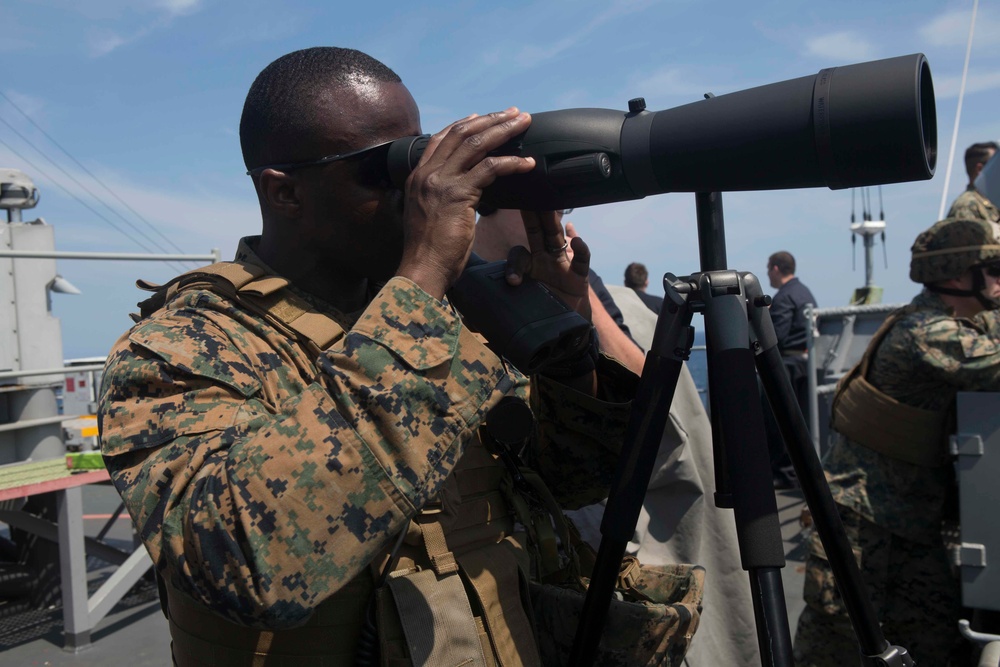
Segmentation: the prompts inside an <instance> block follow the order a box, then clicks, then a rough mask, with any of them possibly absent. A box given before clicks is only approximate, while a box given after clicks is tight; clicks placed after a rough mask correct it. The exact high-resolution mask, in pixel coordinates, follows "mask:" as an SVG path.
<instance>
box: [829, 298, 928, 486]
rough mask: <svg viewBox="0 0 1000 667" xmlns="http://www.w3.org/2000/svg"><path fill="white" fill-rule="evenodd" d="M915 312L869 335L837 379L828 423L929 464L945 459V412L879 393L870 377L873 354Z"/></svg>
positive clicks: (881, 449)
mask: <svg viewBox="0 0 1000 667" xmlns="http://www.w3.org/2000/svg"><path fill="white" fill-rule="evenodd" d="M916 310H917V308H916V307H914V306H906V307H905V308H900V309H899V310H897V311H895V312H894V313H892V314H891V315H889V317H888V318H886V320H885V322H883V323H882V326H880V327H879V328H878V331H876V332H875V335H874V336H872V340H871V342H870V343H869V344H868V349H867V350H865V354H864V356H863V357H862V358H861V361H860V362H859V363H858V364H857V365H855V366H854V368H852V369H851V370H850V371H849V372H848V374H847V375H845V376H844V377H843V378H841V380H840V382H838V383H837V392H836V394H835V395H834V397H833V406H832V409H831V418H830V426H831V427H832V428H833V429H834V430H836V431H837V432H838V433H840V434H841V435H843V436H845V437H847V438H850V439H851V440H853V441H855V442H857V443H858V444H860V445H863V446H864V447H867V448H868V449H870V450H872V451H874V452H877V453H879V454H882V455H883V456H887V457H889V458H891V459H896V460H898V461H904V462H906V463H911V464H913V465H918V466H923V467H928V468H933V467H937V466H940V465H942V464H943V463H945V461H946V460H947V458H946V457H947V449H946V448H945V446H944V438H945V431H946V426H947V421H948V412H947V411H934V410H924V409H922V408H916V407H913V406H910V405H906V404H905V403H901V402H900V401H897V400H896V399H894V398H892V397H891V396H888V395H886V394H885V393H883V392H881V391H879V390H878V389H877V388H876V387H875V386H874V385H873V384H871V383H870V382H869V381H868V379H867V376H868V369H869V367H870V366H871V362H872V359H873V358H874V356H875V352H876V351H877V350H878V348H879V346H880V345H881V344H882V341H883V339H884V338H885V337H886V335H887V334H888V333H889V331H890V330H891V329H892V327H893V326H894V325H895V324H896V322H898V321H899V320H900V319H902V318H903V317H905V316H906V315H909V314H910V313H913V312H915V311H916Z"/></svg>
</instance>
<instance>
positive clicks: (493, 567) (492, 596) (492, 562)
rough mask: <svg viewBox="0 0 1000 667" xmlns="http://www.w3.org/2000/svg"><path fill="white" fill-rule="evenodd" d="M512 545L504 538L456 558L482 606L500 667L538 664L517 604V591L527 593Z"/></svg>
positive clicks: (535, 648) (527, 623) (528, 624)
mask: <svg viewBox="0 0 1000 667" xmlns="http://www.w3.org/2000/svg"><path fill="white" fill-rule="evenodd" d="M514 548H515V547H514V545H513V544H510V543H509V542H507V541H506V540H505V541H503V542H500V543H499V544H495V545H492V546H490V547H486V548H483V549H476V550H475V551H470V552H468V553H464V554H462V555H461V556H459V557H458V561H459V563H461V565H462V572H463V574H464V575H465V576H466V578H468V580H469V583H470V584H471V586H472V589H473V591H474V592H475V594H476V598H477V600H478V602H479V605H480V607H481V608H482V610H483V624H484V625H485V627H486V632H487V633H488V635H489V637H490V640H491V642H492V644H493V648H494V649H495V651H496V657H497V660H498V661H499V664H500V665H501V667H520V666H521V665H523V667H541V662H539V658H538V645H537V644H536V642H535V636H534V634H533V633H532V628H531V622H530V621H529V620H528V616H527V614H525V611H524V607H523V606H522V604H521V591H522V590H523V591H524V593H525V594H527V585H526V582H524V581H522V573H521V570H520V566H519V564H518V560H517V556H516V555H515V553H514Z"/></svg>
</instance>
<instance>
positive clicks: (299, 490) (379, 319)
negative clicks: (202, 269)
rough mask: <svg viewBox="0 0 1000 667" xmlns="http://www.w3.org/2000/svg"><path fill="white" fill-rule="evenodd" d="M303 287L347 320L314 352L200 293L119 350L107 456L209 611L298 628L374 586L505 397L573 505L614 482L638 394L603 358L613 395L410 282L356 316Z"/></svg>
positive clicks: (150, 533)
mask: <svg viewBox="0 0 1000 667" xmlns="http://www.w3.org/2000/svg"><path fill="white" fill-rule="evenodd" d="M256 242H257V239H256V238H255V237H250V238H248V239H244V240H243V241H241V244H240V248H239V252H238V255H237V260H238V261H241V262H244V263H247V264H252V265H256V266H260V267H263V268H264V269H265V270H267V267H266V266H265V265H264V264H263V262H262V261H261V260H260V259H259V258H258V257H257V256H256V254H255V253H254V250H253V248H254V247H255V244H256ZM267 271H268V273H273V272H271V271H270V270H267ZM288 289H290V290H292V292H293V293H294V294H295V295H296V296H297V297H298V298H299V299H302V300H305V301H306V302H308V304H309V305H310V306H311V307H312V308H314V309H315V310H316V311H318V312H320V313H323V314H325V315H326V316H328V317H331V318H333V319H334V320H336V321H337V322H338V323H339V324H340V326H341V328H342V329H343V330H344V332H346V333H341V335H339V336H338V337H337V338H336V339H335V340H334V341H333V343H332V344H330V345H328V346H326V349H324V350H320V349H318V348H316V349H310V347H309V346H308V345H305V344H303V343H302V342H301V341H300V340H297V339H296V338H294V337H291V336H290V335H289V332H288V331H283V330H281V329H280V328H278V327H276V326H275V324H274V323H272V322H270V321H268V320H266V319H265V318H263V317H261V316H259V315H257V314H255V313H253V312H248V311H247V310H246V309H243V308H240V307H239V306H238V304H235V303H233V302H232V301H231V300H229V299H227V298H224V297H222V296H220V295H219V294H216V293H214V292H212V291H207V290H198V289H192V290H187V291H182V292H180V293H179V294H178V295H176V296H175V297H174V298H173V300H172V301H170V302H168V303H167V304H166V307H165V308H162V309H160V310H158V311H157V312H155V313H154V314H153V315H152V316H151V317H148V318H146V319H143V320H141V321H140V322H139V323H138V324H137V325H136V326H135V327H133V328H132V329H131V330H130V331H129V332H128V333H126V334H125V335H124V336H123V337H122V338H121V339H120V340H119V341H118V342H117V343H116V344H115V346H114V348H113V349H112V351H111V354H110V356H109V360H108V364H107V368H106V371H105V374H104V381H103V387H102V396H101V406H100V411H99V417H100V425H101V433H102V449H103V452H104V455H105V459H106V461H107V466H108V469H109V471H110V472H111V475H112V479H113V481H114V483H115V486H116V488H117V489H118V491H119V493H120V494H121V495H122V498H123V499H124V501H125V503H126V505H127V507H128V508H129V511H130V513H131V515H132V518H133V522H134V523H135V525H136V526H137V528H138V530H139V532H140V535H141V537H142V540H143V542H144V543H145V545H146V547H147V549H148V550H149V553H150V555H151V556H152V558H153V560H154V562H155V563H156V565H157V568H158V571H159V572H160V573H161V574H162V575H163V576H164V577H165V578H167V579H168V580H169V582H170V583H171V585H173V586H174V587H176V588H177V589H179V590H181V591H183V592H184V593H185V594H186V595H187V596H189V597H190V598H191V599H192V600H193V601H194V603H195V605H198V606H201V607H203V608H207V609H209V610H212V611H213V612H215V613H216V614H219V615H222V616H225V617H226V618H227V619H229V620H230V621H232V622H234V623H236V624H239V625H241V626H250V627H254V628H265V629H275V628H277V629H281V628H292V627H294V626H297V625H300V624H302V623H303V622H305V621H307V620H308V619H310V617H311V616H313V615H314V612H315V611H316V610H317V607H319V606H321V604H322V603H323V602H324V601H325V600H329V599H336V597H334V598H331V596H335V594H338V592H340V593H344V591H347V590H348V589H350V588H351V586H349V585H348V584H352V585H355V584H356V583H357V582H359V581H362V580H366V581H370V579H371V578H370V575H369V574H368V572H367V571H366V568H367V567H368V566H369V564H371V563H373V561H375V560H376V559H377V558H382V559H384V557H385V556H384V554H385V553H386V552H387V550H388V546H389V542H390V540H391V538H392V536H394V535H395V534H397V533H399V531H400V530H401V529H402V528H403V527H404V525H406V521H407V520H408V519H410V518H411V517H414V515H415V514H416V513H417V512H418V511H419V510H420V509H421V508H424V507H425V506H426V505H427V504H428V503H429V502H430V501H432V500H435V501H437V500H438V494H439V492H441V491H442V489H446V488H448V485H449V484H450V485H451V487H453V488H452V489H451V491H452V492H453V494H454V495H460V494H461V493H462V492H465V490H464V489H458V488H456V487H458V486H460V485H461V481H459V482H457V483H456V482H454V481H453V480H454V479H455V476H456V475H455V474H453V473H454V472H455V471H456V470H457V469H458V468H460V467H461V466H462V465H466V463H465V461H464V460H463V461H462V462H461V463H460V459H461V458H462V457H463V454H465V453H466V452H467V451H468V450H469V449H470V448H471V447H472V445H473V444H477V445H478V443H479V437H478V435H479V434H478V429H479V427H480V424H481V423H482V421H483V418H484V415H486V413H487V412H488V411H489V410H490V408H492V407H493V406H494V405H496V404H497V403H498V402H499V401H500V399H501V398H503V397H504V396H509V395H513V396H518V397H522V398H525V399H528V398H529V394H530V401H531V406H532V412H533V413H534V416H535V427H534V429H535V435H534V437H533V438H532V440H531V441H530V445H531V448H530V451H529V452H528V453H529V454H530V457H531V459H532V462H533V463H534V464H535V465H536V467H537V468H538V469H539V471H540V472H541V473H543V475H544V477H545V480H546V482H547V483H548V484H549V486H550V488H551V490H552V492H553V493H554V495H555V496H556V497H557V499H558V500H559V501H560V503H563V504H564V505H566V506H568V507H577V506H580V505H583V504H586V503H591V502H595V501H596V500H598V499H599V498H601V497H603V496H604V495H606V493H607V486H608V484H609V482H610V476H611V473H612V472H613V470H614V461H615V459H616V456H617V450H618V448H619V447H620V443H621V441H622V439H623V434H624V426H625V424H626V421H627V415H628V409H629V403H628V400H629V399H630V398H631V396H630V393H631V392H632V391H633V390H634V379H635V378H634V376H633V375H631V374H629V373H628V372H627V371H625V370H624V369H623V368H622V367H621V366H620V365H618V364H616V363H614V362H611V361H610V360H608V359H606V358H602V359H601V361H599V363H598V375H599V379H600V386H601V387H602V389H601V392H602V394H601V398H602V399H603V400H598V399H595V398H591V397H589V396H585V395H582V394H579V393H577V392H574V391H572V390H570V389H568V388H567V387H565V386H563V385H561V384H559V383H556V382H554V381H551V380H549V379H547V378H543V377H539V378H534V379H532V381H531V383H530V392H529V381H528V380H527V379H526V378H525V377H524V376H522V375H520V374H519V373H517V372H516V371H515V370H514V369H512V368H509V367H507V366H506V365H505V363H504V362H503V361H502V360H501V359H499V358H498V357H497V356H496V355H494V354H493V353H492V352H491V351H490V350H489V349H488V348H487V347H485V346H484V345H483V344H482V342H481V341H480V340H479V339H478V337H476V336H475V335H473V334H472V333H470V332H469V330H468V329H467V328H465V327H463V326H462V325H461V322H460V320H459V318H458V317H457V316H456V314H455V312H454V311H452V310H451V308H450V307H448V306H447V304H442V303H441V302H438V301H437V300H435V299H434V298H432V297H430V296H428V295H427V294H426V293H424V292H423V291H422V290H420V289H419V288H418V287H417V286H416V285H414V284H413V283H411V282H409V281H407V280H406V279H403V278H399V277H396V278H392V279H391V280H389V281H388V283H386V285H385V286H384V287H382V289H381V290H380V291H378V293H377V294H374V295H372V298H371V301H370V302H369V304H368V306H367V307H366V308H365V309H364V310H363V311H361V312H356V313H340V312H338V311H337V310H336V309H334V308H332V307H331V306H330V305H329V304H326V303H323V302H321V301H320V300H319V299H317V298H316V297H314V296H311V295H309V294H306V293H303V292H301V291H298V290H295V289H294V287H291V286H290V287H289V288H288ZM616 387H621V389H617V388H616ZM480 449H481V445H480ZM466 458H468V457H466ZM480 459H482V457H480ZM486 461H487V463H485V464H484V463H482V460H480V461H479V465H492V466H494V467H495V466H496V465H497V464H496V463H495V462H491V460H490V459H489V458H488V457H487V458H486ZM468 465H472V464H468ZM547 472H548V473H549V474H547V475H546V474H545V473H547ZM490 502H498V501H490ZM446 504H447V503H446ZM489 507H490V506H487V510H489ZM492 507H493V509H492V510H491V511H492V512H494V513H495V512H498V510H497V509H496V506H495V505H493V506H492ZM445 513H447V512H445ZM499 537H500V538H501V539H502V537H503V536H502V534H501V535H500V536H499ZM449 546H451V544H450V543H449ZM355 587H356V586H355ZM370 589H371V584H370V583H369V584H368V588H367V590H368V591H370ZM352 604H353V603H352ZM359 615H360V614H357V613H356V614H354V616H359ZM355 621H357V624H359V623H360V619H355V618H353V617H352V618H351V619H350V622H351V623H355ZM205 622H206V624H209V625H210V624H211V622H212V621H211V619H209V618H206V621H205ZM694 625H696V619H695V623H694ZM204 632H205V633H206V634H205V635H204V636H203V639H204V640H205V641H206V645H207V646H208V648H212V646H211V645H213V644H215V641H214V639H213V635H212V632H213V631H212V630H208V629H207V628H206V629H205V631H204ZM691 632H693V627H692V628H691ZM268 641H270V640H268ZM352 654H353V646H348V647H346V648H345V650H344V651H343V653H342V659H343V660H345V661H347V660H349V659H350V656H351V655H352ZM296 664H299V663H296ZM324 664H326V663H324ZM338 664H339V663H338Z"/></svg>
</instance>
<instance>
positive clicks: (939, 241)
mask: <svg viewBox="0 0 1000 667" xmlns="http://www.w3.org/2000/svg"><path fill="white" fill-rule="evenodd" d="M910 251H911V252H912V253H913V255H912V259H911V260H910V280H912V281H914V282H917V283H923V284H925V285H927V284H931V283H937V282H941V281H943V280H949V279H951V278H958V277H960V276H961V275H962V274H963V273H965V272H966V271H967V270H968V269H970V268H972V267H973V266H976V265H977V264H985V263H988V262H991V261H998V262H1000V244H998V242H997V240H996V237H995V236H994V234H993V228H992V227H991V226H990V225H989V223H987V222H985V221H983V220H965V219H959V218H947V219H945V220H942V221H940V222H936V223H934V225H933V226H932V227H931V228H930V229H928V230H927V231H925V232H922V233H921V234H920V236H918V237H917V240H916V241H914V242H913V247H912V248H910Z"/></svg>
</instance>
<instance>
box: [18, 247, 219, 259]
mask: <svg viewBox="0 0 1000 667" xmlns="http://www.w3.org/2000/svg"><path fill="white" fill-rule="evenodd" d="M0 257H17V258H20V259H29V258H34V259H125V260H150V261H154V262H171V261H195V260H201V261H206V262H217V261H219V257H220V254H219V250H218V248H213V249H212V252H211V254H207V255H184V254H175V255H166V254H163V255H157V254H152V253H138V252H78V251H75V250H0Z"/></svg>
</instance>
